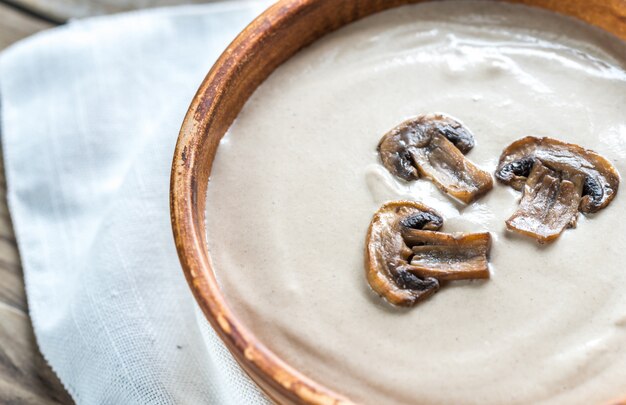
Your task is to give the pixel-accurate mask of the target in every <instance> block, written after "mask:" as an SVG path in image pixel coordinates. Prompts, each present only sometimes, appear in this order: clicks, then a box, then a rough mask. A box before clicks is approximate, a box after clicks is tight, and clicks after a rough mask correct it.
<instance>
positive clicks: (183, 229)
mask: <svg viewBox="0 0 626 405" xmlns="http://www.w3.org/2000/svg"><path fill="white" fill-rule="evenodd" d="M420 1H421V0H342V1H337V0H282V1H279V2H278V3H276V4H275V5H274V6H272V7H271V8H269V9H268V10H267V11H265V12H264V13H263V14H262V15H261V16H259V17H258V18H257V19H256V20H255V21H254V22H252V23H251V24H250V25H249V26H248V27H247V28H246V29H244V31H242V33H241V34H240V35H239V36H238V37H237V38H236V39H235V40H234V41H233V42H232V43H231V44H230V45H229V46H228V48H227V49H226V51H225V52H224V53H223V54H222V56H221V57H220V58H219V59H218V61H217V62H216V63H215V65H214V66H213V68H212V69H211V71H210V72H209V73H208V75H207V76H206V78H205V79H204V81H203V82H202V85H201V86H200V88H199V90H198V92H197V94H196V96H195V97H194V99H193V101H192V103H191V106H190V108H189V110H188V112H187V115H186V117H185V120H184V122H183V125H182V128H181V131H180V135H179V138H178V143H177V146H176V150H175V155H174V161H173V164H172V175H171V190H170V203H171V220H172V227H173V231H174V238H175V242H176V248H177V250H178V255H179V258H180V262H181V264H182V268H183V271H184V273H185V276H186V278H187V281H188V282H189V285H190V287H191V289H192V291H193V294H194V296H195V298H196V300H197V302H198V304H199V305H200V307H201V308H202V310H203V312H204V314H205V316H206V317H207V319H208V320H209V322H210V323H211V324H212V326H213V328H214V329H215V330H216V332H217V333H218V335H219V336H220V338H221V339H222V340H223V341H224V343H225V344H226V346H227V347H228V348H229V350H230V351H231V352H232V354H233V355H234V356H235V358H236V359H237V360H238V362H239V363H240V364H241V365H242V367H243V368H244V370H245V371H246V372H247V373H248V374H249V375H250V376H251V377H252V378H253V379H254V380H255V381H256V382H257V384H259V386H260V387H261V388H262V389H263V390H264V391H265V392H266V393H267V394H268V395H269V396H270V397H272V398H273V399H274V400H275V401H276V402H278V403H284V404H291V403H297V404H300V403H315V404H335V403H349V400H348V399H346V398H345V397H343V396H341V395H339V394H338V393H335V392H333V391H331V390H329V389H327V388H325V387H324V386H322V385H320V384H318V383H316V382H314V381H312V380H311V379H309V378H307V377H305V376H303V375H301V374H300V373H298V372H297V371H296V370H294V369H292V368H291V367H289V366H288V365H287V364H285V363H284V362H283V361H282V360H280V359H279V358H278V357H277V356H275V355H274V354H273V353H271V352H270V351H269V350H268V349H267V348H265V346H264V345H263V344H262V343H260V342H259V341H257V339H256V338H255V337H254V336H253V335H252V334H251V333H250V332H248V330H247V329H246V328H245V327H244V326H243V325H242V324H241V323H240V322H239V321H238V320H237V318H236V317H235V315H234V314H233V313H232V312H231V310H230V309H229V307H228V305H227V303H226V302H225V300H224V297H223V295H222V293H221V292H220V290H219V287H218V285H217V283H216V280H215V276H214V273H213V269H212V267H211V261H210V258H209V251H208V246H207V241H206V229H205V204H206V191H207V186H208V180H209V175H210V173H211V166H212V163H213V159H214V157H215V153H216V150H217V147H218V143H219V141H220V139H221V138H222V136H223V135H224V133H225V132H226V130H227V129H228V128H229V126H230V125H231V123H232V121H233V120H234V118H235V117H236V116H237V114H238V113H239V111H240V110H241V108H242V107H243V105H244V104H245V102H246V101H247V99H248V97H249V96H250V95H251V94H252V93H253V92H254V90H255V89H256V88H257V86H258V85H259V84H260V83H261V82H262V81H263V80H265V78H266V77H267V76H269V74H270V73H271V72H272V71H273V70H274V69H275V68H276V67H277V66H278V65H280V64H281V63H282V62H284V61H285V60H287V59H288V58H289V57H291V56H292V55H293V54H294V53H296V52H297V51H298V50H300V49H301V48H303V47H305V46H306V45H308V44H310V43H311V42H313V41H315V40H316V39H318V38H320V37H321V36H323V35H325V34H327V33H329V32H331V31H333V30H335V29H337V28H339V27H342V26H344V25H346V24H348V23H350V22H352V21H355V20H358V19H360V18H363V17H365V16H368V15H370V14H373V13H376V12H379V11H382V10H384V9H388V8H392V7H396V6H400V5H403V4H408V3H418V2H420ZM510 2H514V3H524V4H527V5H532V6H537V7H542V8H546V9H549V10H553V11H556V12H559V13H563V14H567V15H570V16H573V17H576V18H578V19H581V20H583V21H586V22H588V23H590V24H593V25H596V26H598V27H600V28H602V29H604V30H606V31H609V32H611V33H613V34H614V35H616V36H618V37H620V38H622V39H626V1H625V0H567V1H566V0H510ZM199 51H201V50H199Z"/></svg>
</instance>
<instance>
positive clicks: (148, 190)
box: [0, 1, 269, 405]
mask: <svg viewBox="0 0 626 405" xmlns="http://www.w3.org/2000/svg"><path fill="white" fill-rule="evenodd" d="M268 3H269V2H268V1H261V2H259V1H257V2H228V3H218V4H210V5H205V6H193V7H179V8H170V9H160V10H150V11H142V12H132V13H127V14H122V15H117V16H110V17H98V18H92V19H86V20H79V21H72V22H71V23H69V24H68V25H66V26H63V27H60V28H57V29H53V30H51V31H47V32H44V33H41V34H38V35H36V36H34V37H31V38H29V39H27V40H25V41H22V42H21V43H19V44H17V45H16V46H13V47H11V48H10V49H9V50H7V51H6V52H4V53H3V54H1V55H0V108H1V109H0V120H1V136H2V145H3V153H4V162H5V170H6V177H7V182H8V200H9V207H10V210H11V215H12V218H13V224H14V227H15V233H16V237H17V241H18V244H19V249H20V253H21V257H22V264H23V268H24V278H25V283H26V293H27V296H28V303H29V308H30V315H31V319H32V322H33V326H34V330H35V335H36V337H37V341H38V343H39V346H40V349H41V351H42V353H43V355H44V357H45V358H46V359H47V360H48V362H49V363H50V365H51V366H52V368H53V369H54V371H55V372H56V373H57V374H58V376H59V378H60V379H61V381H62V382H63V384H64V385H65V387H66V388H67V390H68V391H69V393H70V394H71V395H72V397H73V398H74V399H75V400H76V402H77V403H79V404H116V405H117V404H200V403H208V404H267V403H269V401H268V400H267V399H266V398H265V397H264V396H263V395H262V394H261V393H260V392H259V390H258V389H257V388H256V386H255V385H254V384H253V383H252V382H251V381H250V380H249V379H248V378H247V376H245V374H244V373H243V372H242V371H241V369H240V368H239V367H238V366H237V364H236V362H235V361H234V360H233V358H232V357H231V356H230V354H229V353H228V351H227V350H226V349H225V348H224V346H223V345H222V344H221V342H220V341H219V339H218V338H217V337H216V335H215V334H214V332H213V331H212V329H211V328H210V326H209V325H208V323H207V322H206V321H205V320H204V318H203V316H202V314H201V313H200V312H199V310H198V309H197V307H196V305H195V303H194V301H193V298H192V296H191V293H190V291H189V288H188V287H187V284H186V282H185V279H184V277H183V274H182V272H181V270H180V265H179V262H178V258H177V256H176V251H175V247H174V241H173V238H172V231H171V227H170V221H169V202H168V191H169V190H168V189H169V172H170V165H171V160H172V155H173V150H174V145H175V143H176V137H177V134H178V130H179V127H180V124H181V122H182V120H183V117H184V114H185V111H186V109H187V107H188V106H189V103H190V101H191V99H192V97H193V95H194V93H195V91H196V89H197V88H198V86H199V84H200V82H201V81H202V79H203V77H204V75H205V74H206V72H207V71H208V70H209V68H210V67H211V65H212V63H213V61H214V60H215V59H216V58H217V57H218V56H219V54H220V53H221V51H222V50H223V49H224V48H225V47H226V45H227V44H228V42H230V41H231V40H232V39H233V38H234V36H235V35H236V34H237V33H238V32H239V31H240V30H241V29H242V28H243V27H244V26H245V25H246V24H247V23H248V22H249V21H251V20H252V18H254V17H255V16H256V15H258V14H259V13H260V12H261V11H262V10H263V9H264V8H265V7H266V6H267V5H268Z"/></svg>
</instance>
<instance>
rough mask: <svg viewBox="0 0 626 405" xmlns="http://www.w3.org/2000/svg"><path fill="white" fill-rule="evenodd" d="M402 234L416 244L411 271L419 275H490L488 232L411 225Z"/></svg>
mask: <svg viewBox="0 0 626 405" xmlns="http://www.w3.org/2000/svg"><path fill="white" fill-rule="evenodd" d="M402 234H403V239H404V241H405V243H407V244H409V245H411V246H412V247H411V251H412V252H413V256H412V257H411V259H410V264H411V267H410V268H409V269H408V271H410V272H412V273H414V274H415V275H417V276H419V277H423V278H425V277H434V278H436V279H437V280H439V281H446V280H465V279H474V278H489V266H488V260H487V254H488V253H489V249H490V247H491V235H490V234H489V233H488V232H481V233H471V234H457V235H454V234H452V235H451V234H447V233H442V232H433V231H422V230H417V229H408V230H403V233H402Z"/></svg>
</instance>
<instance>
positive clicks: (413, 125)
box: [378, 114, 493, 204]
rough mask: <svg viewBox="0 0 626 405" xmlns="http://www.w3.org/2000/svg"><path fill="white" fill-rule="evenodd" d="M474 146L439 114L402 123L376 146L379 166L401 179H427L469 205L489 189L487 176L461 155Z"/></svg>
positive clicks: (490, 182)
mask: <svg viewBox="0 0 626 405" xmlns="http://www.w3.org/2000/svg"><path fill="white" fill-rule="evenodd" d="M473 147H474V135H472V133H471V132H470V131H469V130H468V129H467V128H465V127H464V126H463V125H462V124H461V123H460V122H458V121H456V120H455V119H453V118H451V117H448V116H445V115H442V114H425V115H420V116H418V117H416V118H413V119H410V120H407V121H404V122H403V123H401V124H400V125H398V126H397V127H395V128H394V129H392V130H391V131H389V132H388V133H386V134H385V135H384V136H383V137H382V139H381V140H380V142H379V144H378V153H379V155H380V158H381V161H382V163H383V165H384V166H385V167H386V168H387V170H389V171H390V172H391V173H392V174H393V175H395V176H397V177H400V178H401V179H403V180H407V181H411V180H416V179H418V178H419V177H420V176H423V177H426V178H428V179H430V180H431V181H432V182H433V183H435V185H436V186H437V187H438V188H439V189H440V190H442V191H443V192H444V193H446V194H449V195H451V196H453V197H454V198H456V199H458V200H460V201H462V202H464V203H466V204H469V203H470V202H472V201H474V200H475V199H477V198H478V197H480V196H482V195H484V194H485V193H487V192H488V191H489V190H491V189H492V188H493V180H492V178H491V175H489V173H487V172H486V171H484V170H481V169H479V168H478V167H476V166H475V165H474V164H473V163H472V162H470V161H469V160H468V159H467V158H466V157H465V156H463V154H465V153H467V152H469V151H470V150H471V149H472V148H473Z"/></svg>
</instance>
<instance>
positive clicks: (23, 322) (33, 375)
mask: <svg viewBox="0 0 626 405" xmlns="http://www.w3.org/2000/svg"><path fill="white" fill-rule="evenodd" d="M0 320H1V321H0V403H3V404H71V403H72V399H71V398H70V396H69V395H68V394H67V392H65V389H64V388H63V386H62V385H61V383H60V382H59V380H58V379H57V377H56V375H55V374H54V373H53V372H52V370H51V369H50V367H49V366H48V365H47V364H46V362H45V360H44V359H43V358H42V357H41V354H39V351H38V349H37V346H36V345H35V337H34V336H33V332H32V329H31V326H30V321H29V319H28V315H26V314H25V313H23V312H21V311H19V310H16V309H14V308H11V307H8V306H3V305H2V304H1V303H0Z"/></svg>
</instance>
